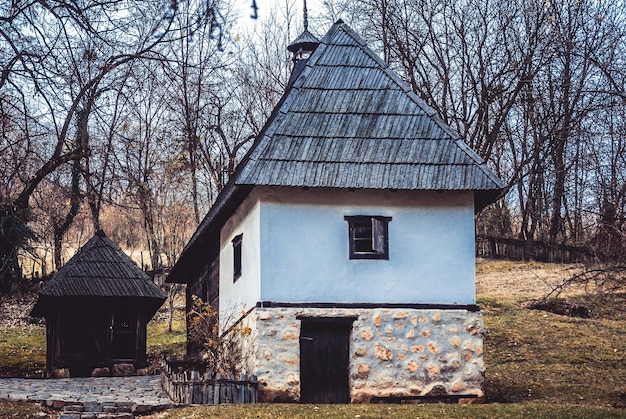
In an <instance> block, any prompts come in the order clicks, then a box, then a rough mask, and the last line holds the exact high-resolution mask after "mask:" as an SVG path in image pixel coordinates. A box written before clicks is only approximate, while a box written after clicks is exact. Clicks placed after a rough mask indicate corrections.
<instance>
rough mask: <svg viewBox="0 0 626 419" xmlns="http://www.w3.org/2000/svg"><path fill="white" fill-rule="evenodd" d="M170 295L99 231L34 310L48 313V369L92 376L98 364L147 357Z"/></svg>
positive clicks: (138, 361)
mask: <svg viewBox="0 0 626 419" xmlns="http://www.w3.org/2000/svg"><path fill="white" fill-rule="evenodd" d="M165 298H166V295H165V294H164V293H163V291H161V289H160V288H159V287H158V286H156V285H155V284H154V283H153V282H152V281H151V280H150V278H149V277H148V276H147V275H146V274H145V273H144V272H143V271H142V270H141V269H139V267H137V265H136V264H135V263H134V262H133V261H132V260H131V259H130V257H128V256H127V255H126V254H125V253H124V252H123V251H122V250H121V249H120V248H119V247H118V246H117V245H115V244H114V243H113V242H112V241H111V240H110V239H109V238H108V237H107V236H106V235H105V234H104V232H103V231H102V230H100V231H98V232H97V233H96V234H95V235H94V237H93V238H91V240H89V241H88V242H87V243H86V244H85V245H84V246H83V247H82V248H81V249H80V250H79V251H78V253H76V255H74V257H72V258H71V259H70V260H69V261H68V262H67V263H66V264H65V265H64V266H63V267H62V268H61V269H59V271H58V272H57V273H56V274H55V275H54V276H53V277H52V279H51V280H50V281H49V282H47V283H46V284H45V285H44V286H43V287H42V289H41V291H40V292H39V298H38V300H37V303H36V304H35V306H34V307H33V310H32V312H31V316H33V317H45V319H46V341H47V350H46V372H47V374H48V376H50V375H52V373H53V371H54V370H56V369H60V368H67V369H69V370H70V375H71V376H73V377H77V376H88V375H91V373H92V371H93V369H94V368H97V367H109V368H110V369H112V367H113V366H114V365H115V364H122V363H124V364H133V365H134V366H135V368H142V367H144V366H145V365H146V364H147V360H146V325H147V323H148V321H150V319H151V318H152V316H154V314H155V313H156V311H157V310H158V309H159V307H161V305H162V304H163V302H164V301H165Z"/></svg>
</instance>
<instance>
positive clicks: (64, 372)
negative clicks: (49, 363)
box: [53, 368, 70, 378]
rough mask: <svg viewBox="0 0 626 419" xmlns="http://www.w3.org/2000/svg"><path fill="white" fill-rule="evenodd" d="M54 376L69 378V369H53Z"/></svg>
mask: <svg viewBox="0 0 626 419" xmlns="http://www.w3.org/2000/svg"><path fill="white" fill-rule="evenodd" d="M53 376H54V378H70V370H69V369H67V368H59V369H56V370H54V373H53Z"/></svg>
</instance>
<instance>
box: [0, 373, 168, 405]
mask: <svg viewBox="0 0 626 419" xmlns="http://www.w3.org/2000/svg"><path fill="white" fill-rule="evenodd" d="M0 399H5V400H12V401H40V402H44V403H45V404H46V405H47V406H48V407H53V408H56V409H60V408H63V406H65V405H70V404H80V405H94V404H97V405H101V406H103V405H104V406H115V405H116V406H124V408H125V410H130V411H132V412H134V413H144V412H148V411H151V410H156V409H162V408H165V407H171V406H172V402H171V400H170V399H169V398H168V396H167V394H166V393H165V391H163V388H162V387H161V381H160V377H159V376H158V375H155V376H143V377H98V378H65V379H63V378H61V379H47V380H44V379H25V378H0Z"/></svg>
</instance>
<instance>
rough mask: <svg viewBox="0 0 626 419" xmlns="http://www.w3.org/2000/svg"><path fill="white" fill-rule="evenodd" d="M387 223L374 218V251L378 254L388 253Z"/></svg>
mask: <svg viewBox="0 0 626 419" xmlns="http://www.w3.org/2000/svg"><path fill="white" fill-rule="evenodd" d="M386 230H387V222H385V221H381V220H379V219H378V218H372V249H373V250H374V251H375V252H376V253H381V254H385V253H386V252H387V231H386Z"/></svg>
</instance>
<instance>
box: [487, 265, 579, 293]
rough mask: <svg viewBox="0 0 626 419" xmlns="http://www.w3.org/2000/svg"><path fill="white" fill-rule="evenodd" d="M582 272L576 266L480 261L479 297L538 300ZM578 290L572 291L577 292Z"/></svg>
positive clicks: (571, 291)
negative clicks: (574, 274) (577, 271)
mask: <svg viewBox="0 0 626 419" xmlns="http://www.w3.org/2000/svg"><path fill="white" fill-rule="evenodd" d="M577 269H579V268H578V267H577V266H575V265H560V264H555V263H539V262H511V261H504V260H502V261H493V260H484V259H477V260H476V294H477V296H478V298H480V297H483V296H489V297H494V296H501V295H506V296H509V297H516V298H521V299H536V298H542V297H544V296H546V295H547V294H548V293H549V292H550V291H551V290H553V289H554V287H555V286H557V285H558V284H560V283H561V282H562V281H563V280H564V279H566V278H568V277H569V276H570V275H572V274H573V273H574V272H576V270H577ZM575 292H577V290H568V293H575Z"/></svg>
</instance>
